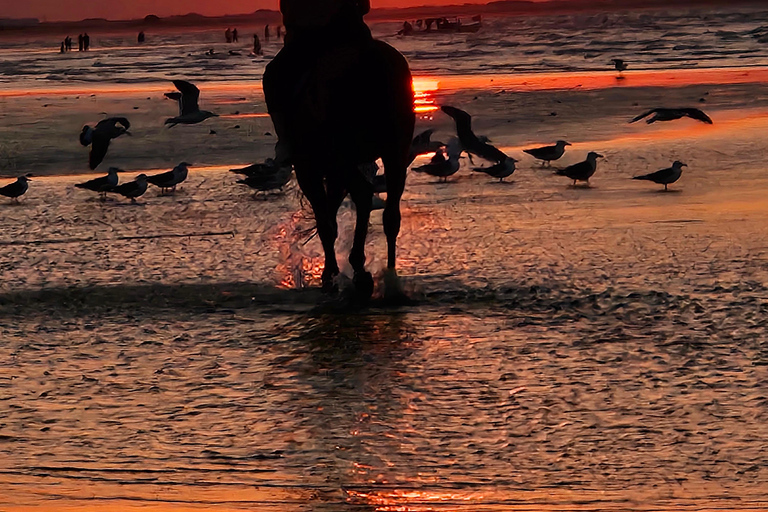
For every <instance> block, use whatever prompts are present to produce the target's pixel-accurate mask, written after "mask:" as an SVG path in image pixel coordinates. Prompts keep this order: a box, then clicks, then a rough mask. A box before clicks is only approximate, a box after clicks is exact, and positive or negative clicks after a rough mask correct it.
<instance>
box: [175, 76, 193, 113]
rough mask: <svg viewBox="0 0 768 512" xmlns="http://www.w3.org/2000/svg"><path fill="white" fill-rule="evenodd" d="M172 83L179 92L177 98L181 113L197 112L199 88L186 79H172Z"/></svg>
mask: <svg viewBox="0 0 768 512" xmlns="http://www.w3.org/2000/svg"><path fill="white" fill-rule="evenodd" d="M173 85H174V86H175V87H176V89H178V90H179V92H180V93H181V99H180V100H179V106H180V108H181V115H182V116H185V115H187V114H194V113H195V112H199V111H200V106H199V105H198V103H197V102H198V99H199V98H200V89H198V88H197V87H196V86H195V85H194V84H192V83H190V82H187V81H186V80H174V81H173Z"/></svg>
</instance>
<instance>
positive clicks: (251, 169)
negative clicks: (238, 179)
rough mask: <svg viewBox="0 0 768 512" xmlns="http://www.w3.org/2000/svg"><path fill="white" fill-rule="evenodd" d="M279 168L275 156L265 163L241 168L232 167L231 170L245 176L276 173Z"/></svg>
mask: <svg viewBox="0 0 768 512" xmlns="http://www.w3.org/2000/svg"><path fill="white" fill-rule="evenodd" d="M276 168H277V162H275V160H274V158H267V159H266V160H264V162H263V163H255V164H251V165H248V166H246V167H241V168H239V169H230V170H229V172H233V173H235V174H242V175H243V176H251V175H256V176H262V175H264V174H265V173H266V174H274V173H275V172H276V171H275V170H276Z"/></svg>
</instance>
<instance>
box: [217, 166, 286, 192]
mask: <svg viewBox="0 0 768 512" xmlns="http://www.w3.org/2000/svg"><path fill="white" fill-rule="evenodd" d="M262 165H264V167H262V168H261V170H260V171H258V172H256V171H252V172H251V173H250V174H248V175H247V177H246V178H245V179H243V180H237V182H238V183H241V184H243V185H248V186H249V187H251V188H252V189H253V190H254V193H253V197H254V198H255V197H256V194H257V193H259V192H270V191H272V190H282V189H283V187H284V186H286V185H287V184H288V182H289V181H290V180H291V173H292V172H293V167H292V166H290V165H282V166H279V165H276V164H274V162H273V165H272V166H271V167H268V166H266V164H262ZM251 167H253V166H251ZM239 170H240V169H233V170H232V172H237V171H239Z"/></svg>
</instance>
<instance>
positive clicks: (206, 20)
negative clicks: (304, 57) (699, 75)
mask: <svg viewBox="0 0 768 512" xmlns="http://www.w3.org/2000/svg"><path fill="white" fill-rule="evenodd" d="M736 5H738V6H743V7H765V2H764V0H731V1H728V0H551V1H546V2H532V1H527V0H501V1H494V2H489V3H487V4H462V5H445V6H420V7H405V8H382V9H373V10H372V11H371V13H370V14H369V15H368V16H367V17H366V19H367V20H368V21H379V22H381V21H401V20H410V19H416V18H423V17H429V16H473V15H477V14H480V15H486V16H523V15H549V14H568V13H575V12H615V11H631V10H645V9H690V8H717V7H726V6H727V7H733V6H736ZM281 22H282V17H281V15H280V13H279V12H278V11H273V10H270V9H260V10H258V11H255V12H253V13H250V14H232V15H225V16H203V15H201V14H196V13H189V14H184V15H174V16H168V17H164V18H161V17H158V16H154V15H152V14H150V15H147V16H145V17H144V18H142V19H132V20H107V19H103V18H93V19H84V20H80V21H52V22H41V21H39V20H38V19H34V18H25V19H14V18H0V36H3V35H12V34H17V33H19V32H23V33H30V32H33V33H41V32H43V33H44V32H55V31H57V30H59V31H63V32H71V31H77V30H85V29H90V30H147V29H151V28H153V27H154V28H179V27H206V26H212V27H213V26H216V27H218V26H224V25H227V26H229V25H257V24H267V23H269V24H275V25H278V24H280V23H281Z"/></svg>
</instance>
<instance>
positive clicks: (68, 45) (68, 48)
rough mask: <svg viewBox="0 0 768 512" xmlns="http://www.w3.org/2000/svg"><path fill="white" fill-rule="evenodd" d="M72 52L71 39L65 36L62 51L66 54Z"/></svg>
mask: <svg viewBox="0 0 768 512" xmlns="http://www.w3.org/2000/svg"><path fill="white" fill-rule="evenodd" d="M71 50H72V38H71V37H69V36H67V37H65V38H64V51H65V52H68V51H71Z"/></svg>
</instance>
